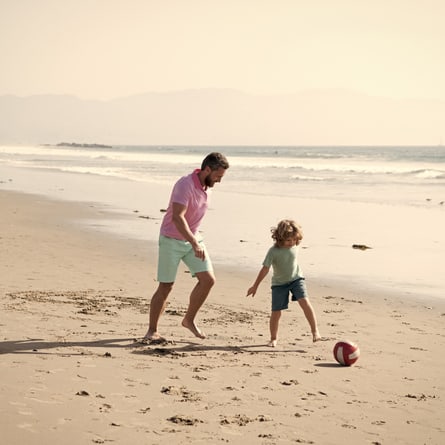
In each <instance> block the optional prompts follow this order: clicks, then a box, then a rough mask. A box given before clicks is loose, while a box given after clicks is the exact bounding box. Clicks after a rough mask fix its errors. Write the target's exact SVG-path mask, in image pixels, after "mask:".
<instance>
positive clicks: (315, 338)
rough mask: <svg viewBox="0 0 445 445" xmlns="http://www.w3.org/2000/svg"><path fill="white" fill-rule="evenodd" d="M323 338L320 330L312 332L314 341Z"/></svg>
mask: <svg viewBox="0 0 445 445" xmlns="http://www.w3.org/2000/svg"><path fill="white" fill-rule="evenodd" d="M320 340H321V335H320V333H319V332H318V331H315V332H312V341H313V342H316V341H320Z"/></svg>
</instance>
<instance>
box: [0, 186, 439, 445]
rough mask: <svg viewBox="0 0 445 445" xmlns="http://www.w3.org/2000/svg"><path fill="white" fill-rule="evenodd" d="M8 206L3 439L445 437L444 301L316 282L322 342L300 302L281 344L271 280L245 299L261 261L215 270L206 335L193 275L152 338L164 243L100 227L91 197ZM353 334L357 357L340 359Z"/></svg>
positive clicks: (35, 199)
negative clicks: (346, 363)
mask: <svg viewBox="0 0 445 445" xmlns="http://www.w3.org/2000/svg"><path fill="white" fill-rule="evenodd" d="M0 209H1V218H0V245H1V249H0V277H1V280H0V310H1V315H0V327H1V340H0V366H1V376H2V379H1V383H0V430H1V436H2V439H1V441H2V443H3V444H5V445H14V444H30V445H33V444H43V443H46V444H56V443H57V444H58V443H64V444H76V445H77V444H87V443H109V442H110V443H117V444H134V445H135V444H164V443H166V442H167V443H169V444H185V443H196V444H216V443H231V444H241V443H242V444H287V443H306V444H323V445H324V444H339V443H348V444H349V443H350V444H374V445H377V444H382V445H383V444H392V445H393V444H404V445H406V444H413V445H414V444H416V445H418V444H428V445H434V444H437V445H439V444H442V443H443V442H444V437H445V426H444V425H445V421H444V420H445V417H444V414H443V413H444V410H445V383H444V379H443V376H444V373H443V369H444V367H445V359H444V354H443V350H444V346H445V331H444V321H445V301H444V300H440V299H435V300H425V299H422V300H415V299H409V300H408V299H406V298H403V296H402V295H400V296H398V295H397V294H395V295H391V296H389V295H382V294H379V293H375V292H372V291H370V290H369V289H367V288H366V287H365V288H363V289H360V291H357V290H356V288H354V290H353V289H348V288H341V287H339V286H336V285H335V284H334V283H333V282H322V281H317V282H315V281H309V282H308V289H309V292H310V294H311V299H312V303H313V306H314V308H315V311H316V313H317V316H318V321H319V327H320V330H321V334H322V335H323V336H324V341H322V342H318V343H315V344H314V343H312V338H311V335H310V332H309V329H308V326H307V323H306V320H305V319H304V317H303V314H302V312H301V310H300V309H299V307H298V306H297V305H291V306H290V310H289V311H287V312H286V313H285V314H284V315H283V318H282V321H281V325H280V339H279V345H278V347H277V348H275V349H273V348H268V347H267V346H266V343H267V341H268V317H269V308H270V295H269V286H268V284H267V283H264V284H263V285H262V287H261V288H260V290H259V293H258V294H257V295H256V297H255V298H254V299H251V298H246V297H245V294H246V290H247V288H248V287H249V286H250V284H251V282H252V280H253V279H254V277H255V272H252V271H244V270H240V269H230V268H229V267H222V266H218V267H217V269H216V275H217V284H216V285H215V287H214V289H213V290H212V292H211V295H210V297H209V299H208V301H207V302H206V304H205V305H204V307H203V308H202V310H201V312H200V313H199V319H198V323H199V325H200V326H201V328H202V329H203V330H204V331H205V332H206V334H207V336H208V337H207V338H206V339H205V340H198V339H196V338H194V337H192V336H191V334H190V332H189V331H188V330H186V329H184V328H182V327H181V326H180V322H181V319H182V318H181V316H182V314H183V313H184V310H185V308H186V305H187V298H188V294H189V291H190V289H191V287H192V286H193V280H192V278H191V277H190V275H189V274H187V273H186V271H185V270H181V273H180V274H179V276H178V280H177V283H176V285H175V288H174V290H173V292H172V295H171V298H170V303H169V306H168V308H167V311H166V313H165V314H164V316H163V317H162V318H161V323H160V325H161V326H160V330H161V333H162V334H163V335H165V336H166V337H167V338H168V342H166V343H164V344H142V343H140V342H138V341H137V340H138V339H140V338H141V337H142V335H143V334H144V333H145V331H146V328H147V318H148V310H149V301H150V297H151V294H152V292H153V291H154V289H155V286H156V282H155V275H156V274H155V270H156V255H157V250H156V245H155V244H153V243H152V242H148V241H147V242H144V241H140V240H134V239H130V238H125V237H123V236H117V235H113V234H111V233H104V232H101V231H97V230H92V229H91V228H90V229H88V228H87V227H86V226H84V225H82V224H80V223H79V220H82V219H91V220H99V221H100V219H101V218H105V215H104V211H103V210H102V209H101V208H100V207H98V206H94V205H91V204H88V205H86V204H82V203H73V202H70V203H68V202H59V201H52V200H48V199H45V198H42V197H40V196H36V195H26V194H20V193H15V192H9V191H8V192H5V191H0ZM106 218H110V215H106ZM116 218H117V216H116ZM234 236H237V234H234ZM406 261H409V259H408V258H407V259H406ZM344 339H348V340H352V341H355V342H357V343H358V345H359V347H360V350H361V356H360V358H359V360H358V361H357V363H356V364H354V365H353V366H351V367H343V366H340V365H338V364H337V363H336V362H335V360H334V357H333V354H332V349H333V346H334V344H335V343H336V342H337V341H338V340H344Z"/></svg>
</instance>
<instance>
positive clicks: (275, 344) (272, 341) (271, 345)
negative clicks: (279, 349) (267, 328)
mask: <svg viewBox="0 0 445 445" xmlns="http://www.w3.org/2000/svg"><path fill="white" fill-rule="evenodd" d="M267 346H270V347H271V348H276V346H277V341H276V340H271V341H270V342H269V343H267Z"/></svg>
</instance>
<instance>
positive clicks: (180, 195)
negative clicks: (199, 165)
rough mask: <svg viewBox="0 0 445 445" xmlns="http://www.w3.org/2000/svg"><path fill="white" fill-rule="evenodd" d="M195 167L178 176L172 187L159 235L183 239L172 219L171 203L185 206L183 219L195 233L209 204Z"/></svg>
mask: <svg viewBox="0 0 445 445" xmlns="http://www.w3.org/2000/svg"><path fill="white" fill-rule="evenodd" d="M199 171H200V170H199V169H197V170H195V171H194V172H193V173H191V174H190V175H187V176H183V177H182V178H180V179H179V180H178V181H177V182H176V184H175V185H174V187H173V191H172V194H171V196H170V202H169V204H168V208H167V212H166V213H165V215H164V218H163V220H162V224H161V230H160V233H161V235H164V236H168V237H169V238H175V239H179V240H184V237H183V236H182V235H181V234H180V233H179V231H178V229H177V228H176V226H175V224H174V223H173V220H172V214H173V211H172V204H173V203H174V202H175V203H177V204H182V205H184V206H186V207H187V210H186V212H185V219H186V221H187V223H188V225H189V227H190V230H191V231H192V233H193V234H196V232H197V231H198V228H199V224H200V223H201V220H202V218H203V217H204V215H205V213H206V210H207V208H208V205H209V195H208V190H205V189H204V188H203V186H202V185H201V183H200V182H199V178H198V172H199Z"/></svg>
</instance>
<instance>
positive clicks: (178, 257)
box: [158, 235, 213, 283]
mask: <svg viewBox="0 0 445 445" xmlns="http://www.w3.org/2000/svg"><path fill="white" fill-rule="evenodd" d="M199 244H200V245H201V247H202V248H203V249H204V252H205V259H204V260H201V259H200V258H196V256H195V252H194V251H193V249H192V245H191V244H190V243H189V242H188V241H182V240H177V239H174V238H168V237H166V236H163V235H160V236H159V254H158V281H159V282H160V283H174V282H175V280H176V274H177V272H178V267H179V263H180V262H181V261H184V263H185V265H186V266H187V267H188V269H189V270H190V273H191V274H192V277H194V276H195V275H196V274H197V273H199V272H213V265H212V261H211V260H210V257H209V254H208V252H207V249H206V246H205V244H204V242H203V241H200V242H199Z"/></svg>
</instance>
